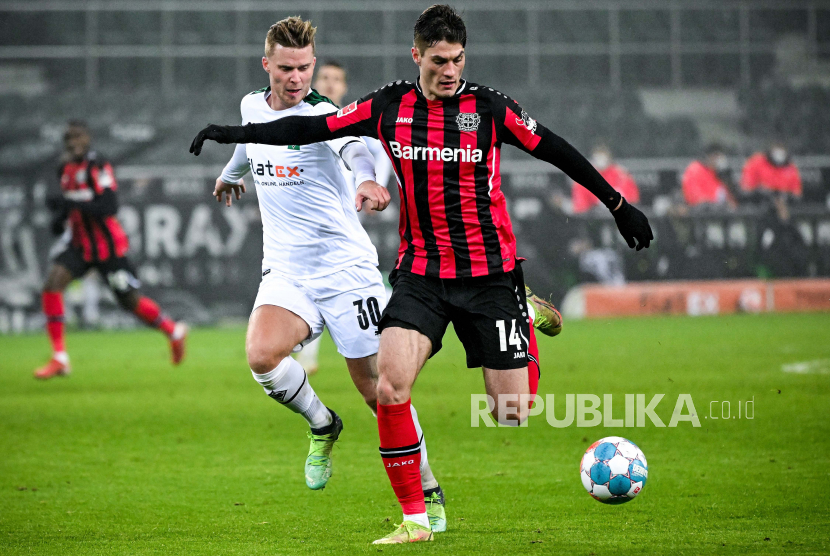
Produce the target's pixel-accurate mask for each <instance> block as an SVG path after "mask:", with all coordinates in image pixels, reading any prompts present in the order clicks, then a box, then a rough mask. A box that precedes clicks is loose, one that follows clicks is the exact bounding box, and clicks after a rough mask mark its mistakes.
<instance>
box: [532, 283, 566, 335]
mask: <svg viewBox="0 0 830 556" xmlns="http://www.w3.org/2000/svg"><path fill="white" fill-rule="evenodd" d="M525 297H526V298H527V302H528V303H529V304H530V305H531V306H532V307H533V312H534V313H536V318H534V319H533V326H534V328H536V330H538V331H539V332H541V333H542V334H544V335H545V336H556V335H557V334H559V333H560V332H562V315H560V314H559V311H557V310H556V307H554V306H553V303H551V302H550V301H545V300H544V299H542V298H541V297H539V296H538V295H535V294H534V293H533V292H532V291H530V288H529V287H527V286H525Z"/></svg>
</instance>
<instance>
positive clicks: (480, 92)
mask: <svg viewBox="0 0 830 556" xmlns="http://www.w3.org/2000/svg"><path fill="white" fill-rule="evenodd" d="M327 124H328V128H329V130H330V131H331V132H337V133H338V135H339V134H342V133H344V132H345V133H348V134H349V135H352V134H353V135H368V136H370V137H376V138H378V139H380V141H381V142H382V143H383V146H384V148H385V149H386V153H387V155H388V156H389V159H390V160H391V161H392V164H393V167H394V169H395V174H396V175H397V178H398V185H399V189H400V197H401V213H400V223H399V231H400V236H401V245H400V249H399V252H398V260H397V265H396V267H397V268H399V269H402V270H407V271H411V272H413V273H416V274H421V275H425V276H435V277H440V278H462V277H471V276H485V275H489V274H497V273H502V272H509V271H511V270H512V269H513V267H514V265H515V260H516V237H515V235H514V234H513V227H512V224H511V222H510V216H509V215H508V213H507V205H506V202H505V198H504V194H503V193H502V190H501V174H500V172H499V156H500V150H501V145H502V143H508V144H512V145H515V146H517V147H519V148H520V149H523V150H525V151H527V152H532V151H533V149H534V148H536V146H537V144H538V143H539V141H540V136H539V133H540V132H541V128H540V126H539V125H538V124H537V123H536V122H535V121H534V120H533V119H531V118H530V116H528V115H527V113H526V112H525V111H524V110H522V108H521V107H520V106H519V105H518V103H516V101H514V100H512V99H510V98H509V97H507V96H505V95H504V94H502V93H500V92H498V91H496V90H494V89H492V88H490V87H483V86H480V85H477V84H474V83H470V82H467V81H462V82H461V85H460V86H459V88H458V91H457V92H456V93H455V95H454V96H452V97H451V98H447V99H440V100H428V99H427V98H426V97H424V95H423V94H422V92H421V90H420V87H419V85H418V84H417V82H414V83H413V82H409V81H396V82H394V83H389V84H388V85H385V86H384V87H382V88H380V89H378V90H377V91H374V92H373V93H371V94H369V95H366V96H365V97H363V98H362V99H360V100H358V101H355V102H353V103H352V104H350V105H348V106H346V107H345V108H343V109H341V110H340V111H339V112H337V113H336V114H333V115H331V116H329V117H328V119H327Z"/></svg>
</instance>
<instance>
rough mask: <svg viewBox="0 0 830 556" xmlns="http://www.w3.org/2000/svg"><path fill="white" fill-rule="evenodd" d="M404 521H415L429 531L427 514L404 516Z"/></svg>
mask: <svg viewBox="0 0 830 556" xmlns="http://www.w3.org/2000/svg"><path fill="white" fill-rule="evenodd" d="M403 520H404V521H414V522H415V523H417V524H418V525H423V526H424V527H426V528H427V529H429V516H428V515H427V513H426V512H424V513H422V514H414V515H406V514H403Z"/></svg>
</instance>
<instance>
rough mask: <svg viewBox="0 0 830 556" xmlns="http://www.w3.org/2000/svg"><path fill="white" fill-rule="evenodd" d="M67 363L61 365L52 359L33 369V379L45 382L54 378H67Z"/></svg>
mask: <svg viewBox="0 0 830 556" xmlns="http://www.w3.org/2000/svg"><path fill="white" fill-rule="evenodd" d="M69 372H70V370H69V363H68V362H67V363H62V362H61V361H58V360H57V359H55V358H54V357H53V358H52V359H50V360H49V362H48V363H47V364H45V365H44V366H42V367H40V368H39V369H35V378H37V379H40V380H47V379H50V378H52V377H56V376H67V375H68V374H69Z"/></svg>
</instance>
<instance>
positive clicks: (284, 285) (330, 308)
mask: <svg viewBox="0 0 830 556" xmlns="http://www.w3.org/2000/svg"><path fill="white" fill-rule="evenodd" d="M261 305H275V306H277V307H282V308H283V309H288V310H289V311H291V312H292V313H294V314H295V315H297V316H299V317H300V318H302V319H303V320H304V321H305V322H306V323H307V324H308V327H309V328H310V329H311V334H310V335H309V337H308V338H306V339H305V340H304V341H303V342H302V343H300V344H299V345H298V346H297V347H295V348H294V351H300V350H301V349H302V348H303V346H304V345H306V344H307V343H309V342H311V341H312V340H314V339H316V338H317V337H319V336H320V334H322V333H323V327H324V326H328V329H329V333H330V334H331V337H332V339H333V340H334V343H335V345H336V346H337V351H338V352H340V354H341V355H342V356H343V357H348V358H349V359H359V358H361V357H366V356H368V355H374V354H375V353H377V352H378V344H379V341H380V336H379V334H378V322H380V315H381V312H382V311H383V309H384V307H386V288H385V287H384V285H383V276H381V274H380V271H378V269H377V267H375V266H374V265H373V264H371V263H358V264H356V265H354V266H350V267H349V268H346V269H344V270H340V271H338V272H335V273H334V274H329V275H328V276H323V277H321V278H313V279H303V280H302V281H299V280H295V279H293V278H289V277H287V276H283V275H280V274H277V273H276V272H273V271H272V272H269V273H268V274H266V275H265V276H264V277H263V278H262V282H260V284H259V292H258V293H257V296H256V301H254V311H255V310H256V309H257V307H260V306H261Z"/></svg>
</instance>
